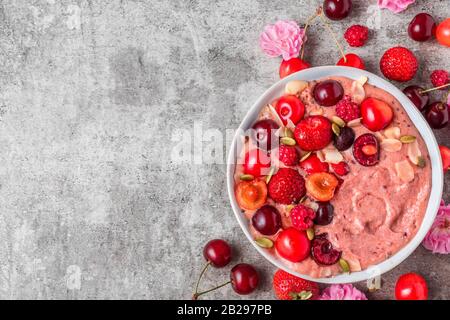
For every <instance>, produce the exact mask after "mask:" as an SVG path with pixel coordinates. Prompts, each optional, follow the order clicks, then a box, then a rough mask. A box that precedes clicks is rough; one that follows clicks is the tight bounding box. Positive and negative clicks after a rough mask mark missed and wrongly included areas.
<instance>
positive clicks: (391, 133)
mask: <svg viewBox="0 0 450 320" xmlns="http://www.w3.org/2000/svg"><path fill="white" fill-rule="evenodd" d="M384 135H385V136H386V138H388V139H399V138H400V128H399V127H390V128H388V129H386V130H384Z"/></svg>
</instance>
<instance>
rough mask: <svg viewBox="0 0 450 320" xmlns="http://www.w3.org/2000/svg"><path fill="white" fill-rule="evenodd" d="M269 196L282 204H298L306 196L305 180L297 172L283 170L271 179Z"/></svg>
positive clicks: (287, 169)
mask: <svg viewBox="0 0 450 320" xmlns="http://www.w3.org/2000/svg"><path fill="white" fill-rule="evenodd" d="M268 189H269V196H270V197H271V198H272V200H273V201H275V202H277V203H281V204H291V203H294V202H298V201H299V200H300V199H301V198H302V197H303V196H304V195H305V194H306V188H305V179H303V177H302V176H301V175H300V174H299V173H298V171H297V170H294V169H291V168H281V169H279V170H278V172H277V173H276V174H275V175H274V176H273V177H272V178H271V179H270V182H269V188H268Z"/></svg>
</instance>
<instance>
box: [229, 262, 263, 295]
mask: <svg viewBox="0 0 450 320" xmlns="http://www.w3.org/2000/svg"><path fill="white" fill-rule="evenodd" d="M230 279H231V286H232V287H233V290H234V291H235V292H236V293H238V294H242V295H245V294H250V293H252V292H253V291H255V289H256V288H257V287H258V283H259V276H258V272H257V271H256V269H255V268H254V267H253V266H251V265H249V264H247V263H240V264H237V265H235V266H234V267H233V269H231V274H230Z"/></svg>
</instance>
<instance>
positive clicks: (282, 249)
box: [275, 227, 311, 262]
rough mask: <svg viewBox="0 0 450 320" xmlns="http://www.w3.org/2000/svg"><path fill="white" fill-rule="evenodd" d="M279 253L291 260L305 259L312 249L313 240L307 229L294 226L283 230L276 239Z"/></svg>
mask: <svg viewBox="0 0 450 320" xmlns="http://www.w3.org/2000/svg"><path fill="white" fill-rule="evenodd" d="M275 248H276V250H277V252H278V254H279V255H280V256H281V257H283V258H284V259H286V260H289V261H291V262H300V261H303V260H305V259H306V258H307V257H308V256H309V253H310V250H311V242H310V241H309V239H308V236H307V235H306V232H305V231H300V230H297V229H295V228H293V227H291V228H288V229H286V230H283V231H281V232H280V234H279V235H278V238H277V240H276V241H275Z"/></svg>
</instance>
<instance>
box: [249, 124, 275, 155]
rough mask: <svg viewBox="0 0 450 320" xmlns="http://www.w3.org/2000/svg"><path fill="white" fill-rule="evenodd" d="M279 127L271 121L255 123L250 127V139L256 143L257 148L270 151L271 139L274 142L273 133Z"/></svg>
mask: <svg viewBox="0 0 450 320" xmlns="http://www.w3.org/2000/svg"><path fill="white" fill-rule="evenodd" d="M279 128H280V126H279V125H278V124H277V123H276V122H275V121H273V120H270V119H265V120H260V121H258V122H256V123H255V124H254V125H253V127H252V129H253V130H252V132H251V135H250V137H251V138H252V139H253V141H254V142H255V143H256V145H257V146H258V148H260V149H263V150H271V149H272V138H273V139H274V140H275V139H276V136H275V132H276V131H277V130H278V129H279Z"/></svg>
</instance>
